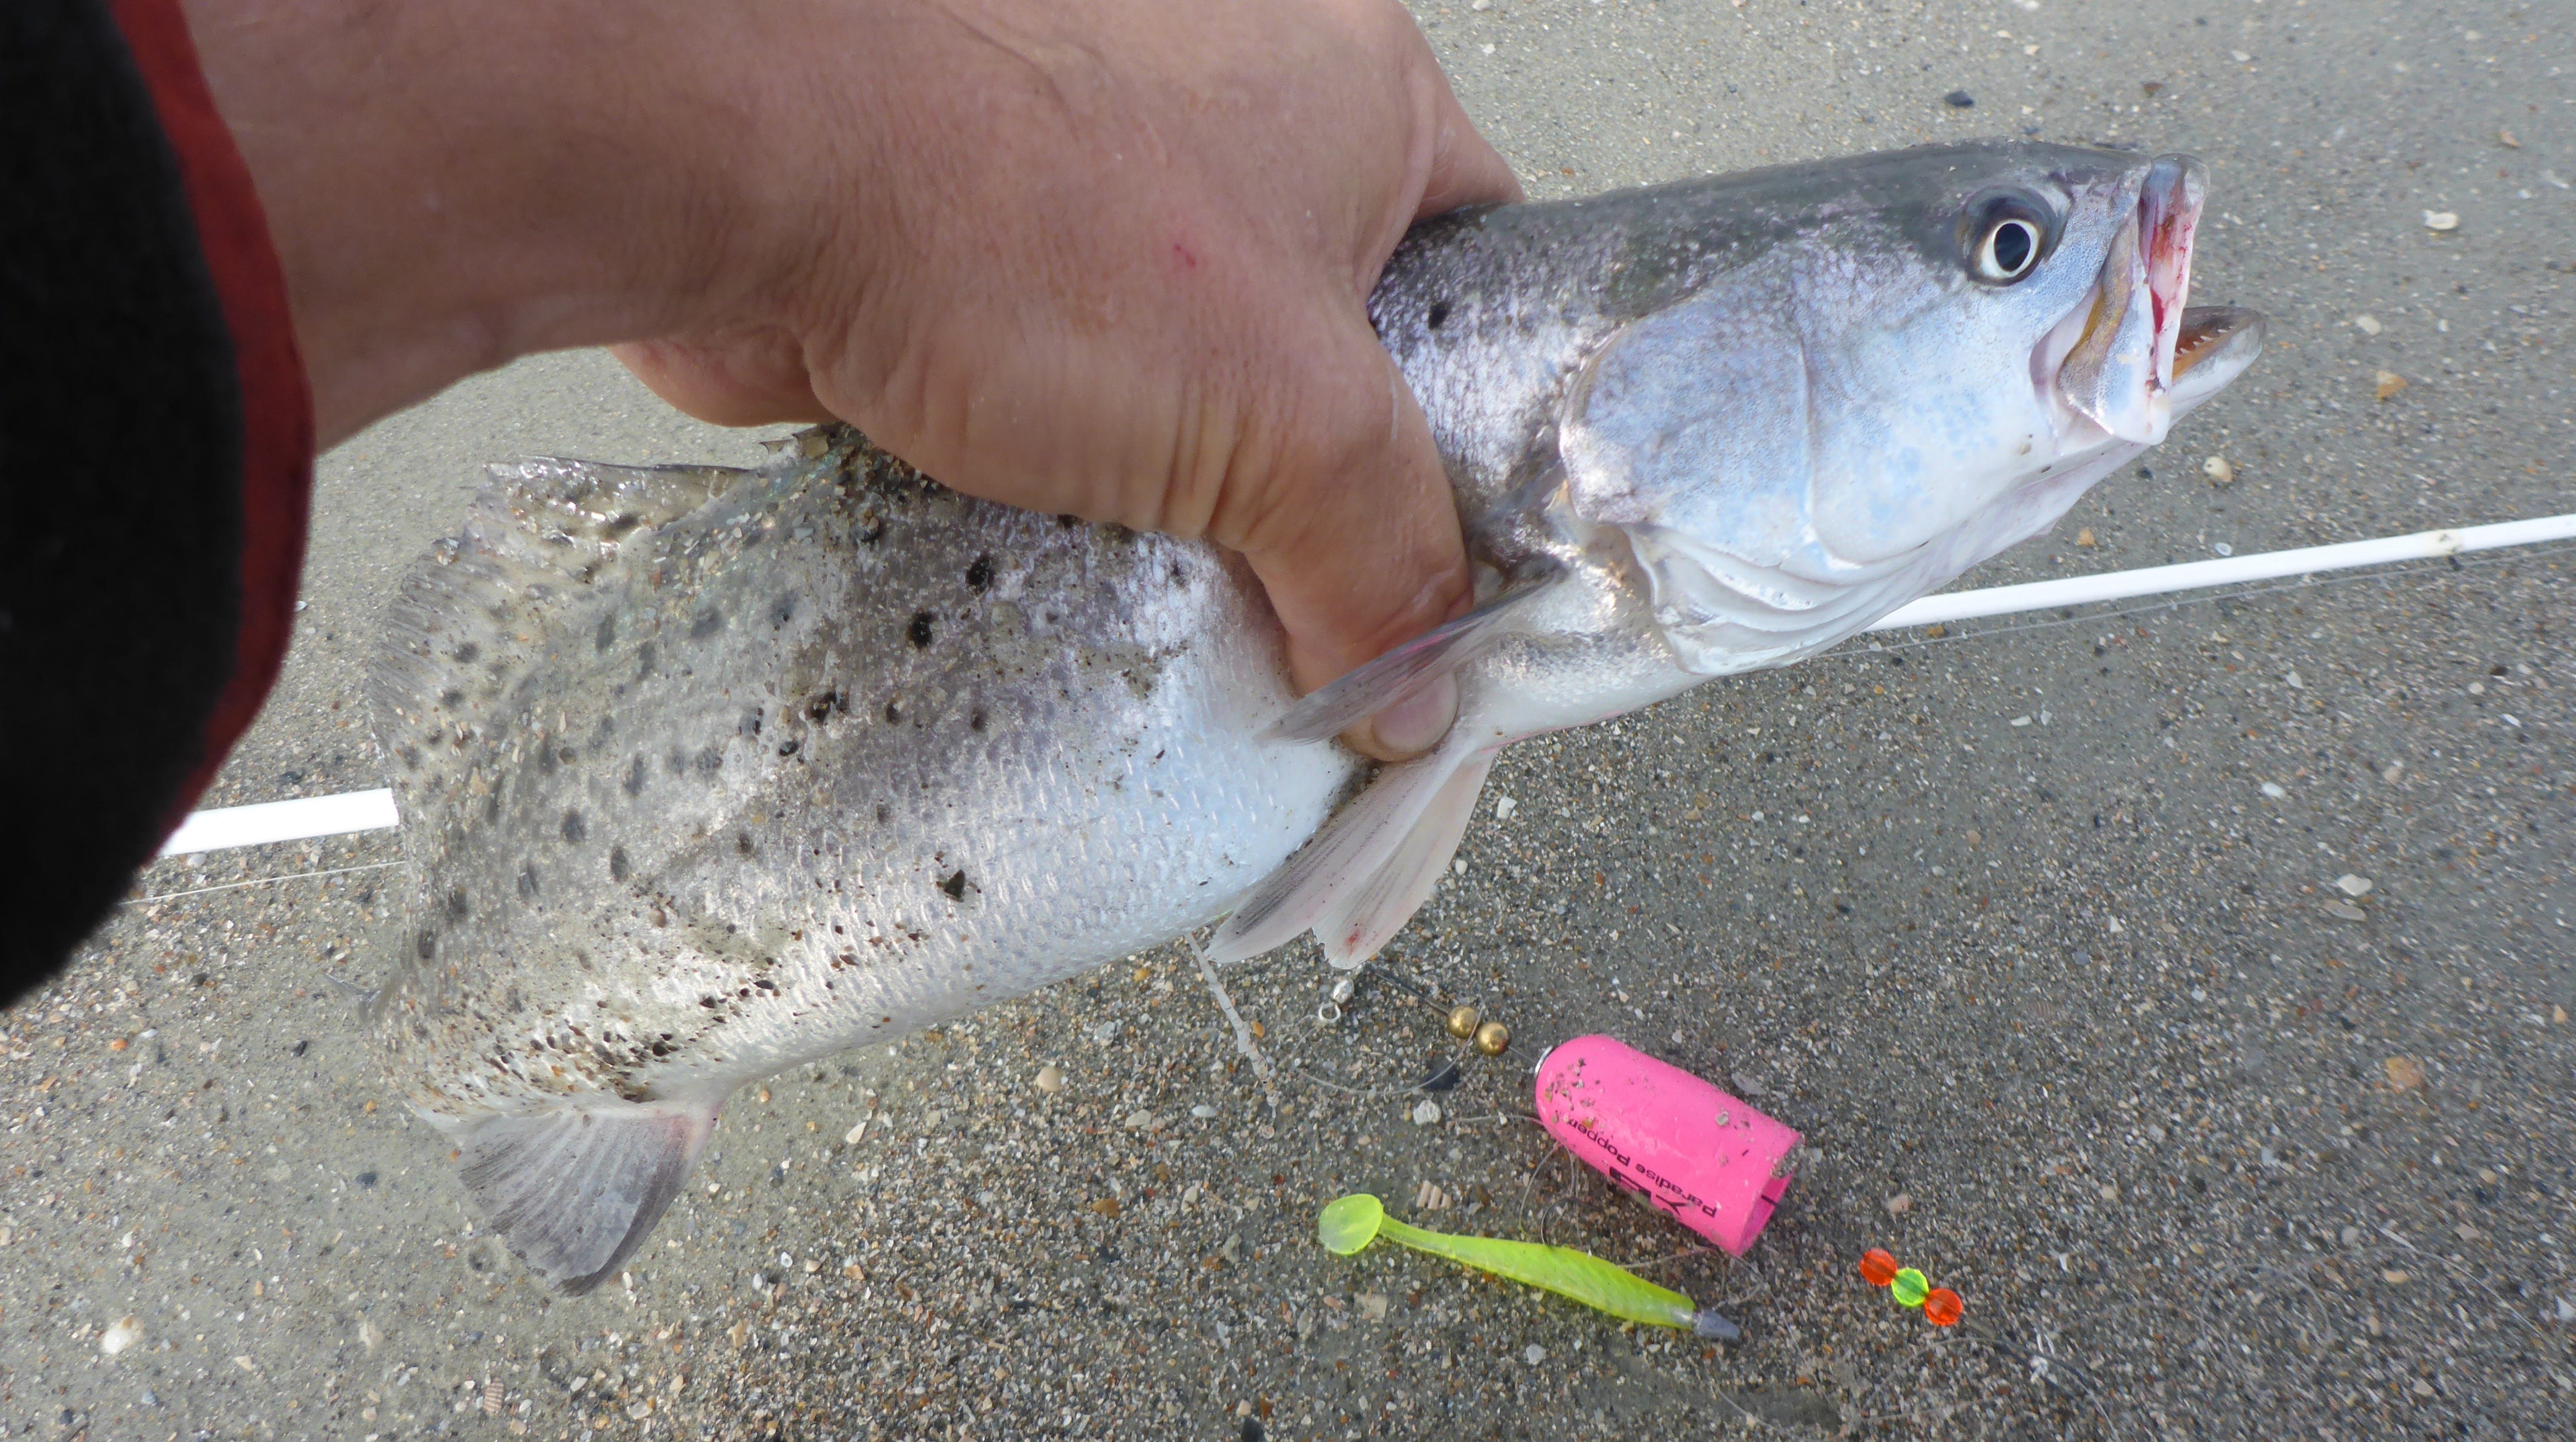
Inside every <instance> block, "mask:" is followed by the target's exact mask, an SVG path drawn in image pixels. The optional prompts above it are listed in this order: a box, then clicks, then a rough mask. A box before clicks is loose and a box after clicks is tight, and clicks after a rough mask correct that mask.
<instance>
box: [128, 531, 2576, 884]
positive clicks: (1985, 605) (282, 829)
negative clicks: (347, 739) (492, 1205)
mask: <svg viewBox="0 0 2576 1442" xmlns="http://www.w3.org/2000/svg"><path fill="white" fill-rule="evenodd" d="M2551 541H2576V512H2571V513H2569V514H2565V515H2557V516H2540V517H2535V518H2533V519H2531V520H2525V521H2503V522H2498V523H2496V524H2494V525H2486V526H2466V527H2461V528H2458V529H2453V530H2439V531H2418V532H2414V533H2412V534H2409V535H2403V536H2385V537H2381V538H2378V539H2376V540H2368V541H2343V542H2337V543H2335V544H2332V545H2325V546H2307V547H2301V548H2298V549H2294V550H2287V551H2261V552H2257V553H2255V554H2253V555H2247V556H2229V557H2223V558H2221V559H2219V560H2215V561H2190V562H2185V563H2183V564H2180V565H2172V566H2150V567H2145V568H2143V569H2138V570H2129V571H2105V572H2102V573H2100V574H2097V575H2091V576H2070V577H2065V578H2062V579H2059V580H2054V581H2031V582H2026V583H2022V584H2018V585H2011V586H1988V587H1983V588H1980V589H1977V590H1971V591H1949V592H1943V593H1941V594H1938V595H1932V596H1926V597H1924V598H1922V599H1921V600H1918V601H1915V602H1912V603H1911V604H1909V605H1906V606H1904V607H1901V608H1899V609H1898V610H1896V611H1895V612H1893V613H1891V614H1890V615H1888V616H1887V617H1886V618H1885V619H1883V620H1881V621H1879V622H1878V623H1877V624H1876V625H1874V626H1872V627H1871V628H1870V630H1871V631H1899V630H1906V629H1909V628H1914V627H1921V626H1930V625H1939V624H1946V623H1948V622H1950V621H1957V620H1974V619H1980V618H1983V617H1987V616H2002V615H2012V614H2017V613H2022V612H2029V611H2049V610H2059V609H2062V608H2065V607H2068V606H2076V605H2092V604H2098V603H2101V602H2104V601H2121V600H2132V599H2135V598H2137V597H2140V596H2152V595H2166V594H2171V593H2174V592H2180V591H2200V590H2209V589H2213V588H2216V587H2221V586H2231V585H2242V584H2244V583H2246V582H2250V581H2264V580H2276V579H2281V578H2285V577H2298V578H2300V579H2297V580H2294V581H2290V582H2289V583H2288V584H2285V585H2280V586H2269V587H2263V588H2261V589H2255V590H2243V591H2231V592H2228V593H2227V594H2225V595H2212V596H2196V597H2192V598H2189V599H2175V600H2166V601H2157V602H2153V603H2151V604H2149V605H2145V606H2133V607H2129V608H2126V609H2123V610H2117V611H2102V612H2093V613H2090V614H2087V615H2083V616H2075V617H2061V618H2058V619H2054V620H2048V621H2030V622H2025V623H2022V624H2020V625H2016V626H1999V627H1996V628H1994V629H1991V630H1982V631H1975V632H1962V633H1961V634H1959V635H1957V636H1945V637H1931V636H1927V637H1920V638H1917V639H1914V640H1910V641H1900V642H1895V643H1892V644H1891V643H1888V642H1881V641H1873V642H1870V643H1869V644H1868V645H1867V646H1866V647H1865V648H1845V649H1836V650H1834V651H1830V652H1827V653H1826V654H1825V655H1824V656H1822V657H1819V658H1817V659H1820V660H1821V659H1835V658H1850V657H1857V656H1870V655H1877V654H1881V653H1884V652H1890V651H1902V650H1910V649H1915V648H1920V647H1925V646H1935V645H1946V644H1950V643H1952V642H1956V641H1967V640H1983V639H1988V638H1992V637H1997V636H2009V635H2012V634H2014V633H2016V632H2022V631H2045V630H2053V629H2057V628H2061V627H2066V626H2073V625H2080V624H2085V623H2089V622H2098V621H2106V620H2113V619H2117V618H2119V617H2123V616H2136V615H2144V614H2147V613H2150V612H2154V611H2172V610H2179V609H2180V608H2182V607H2183V606H2186V605H2196V604H2200V603H2203V602H2206V601H2214V600H2215V601H2225V600H2238V599H2245V598H2250V597H2255V596H2268V595H2277V594H2280V593H2282V592H2285V591H2297V590H2308V589H2313V588H2315V587H2319V586H2329V585H2340V584H2345V583H2347V582H2351V581H2365V580H2373V579H2387V578H2388V577H2390V576H2407V575H2417V574H2421V573H2423V572H2424V571H2426V570H2428V569H2430V568H2429V567H2424V566H2415V567H2409V568H2406V569H2404V570H2399V571H2395V572H2388V571H2377V572H2371V573H2369V574H2359V575H2351V576H2337V577H2334V578H2333V579H2331V580H2320V579H2318V573H2320V572H2325V571H2346V570H2355V569H2357V568H2361V567H2373V566H2386V565H2390V564H2392V563H2396V562H2402V561H2420V560H2443V561H2446V562H2447V564H2448V565H2449V566H2450V567H2451V568H2452V569H2455V570H2465V569H2467V568H2468V566H2469V565H2471V564H2480V563H2473V562H2466V561H2463V560H2462V559H2461V557H2462V556H2464V555H2469V554H2474V553H2477V552H2482V551H2502V550H2507V549H2518V548H2522V547H2528V546H2545V545H2546V543H2548V542H2551ZM2571 550H2576V546H2549V547H2547V548H2546V549H2542V550H2539V551H2536V552H2534V553H2533V554H2535V555H2541V556H2554V555H2561V554H2565V553H2567V552H2568V551H2571ZM401 824H402V818H401V816H400V815H399V814H397V812H396V810H395V807H394V800H393V792H392V791H391V790H389V789H386V788H381V787H380V788H378V789H376V790H373V791H350V792H343V793H341V794H339V795H335V796H312V797H303V798H299V799H297V800H293V801H270V802H262V803H260V804H258V805H253V806H228V807H218V808H213V809H210V810H205V811H198V812H193V813H191V814H190V815H189V817H188V819H187V820H186V822H184V823H183V824H182V825H181V826H180V828H179V830H178V831H177V832H176V833H174V834H173V835H172V836H171V838H170V840H169V842H168V844H167V845H165V846H164V847H163V848H162V851H161V854H162V855H164V856H177V855H182V854H188V853H194V852H201V851H221V850H227V849H230V848H232V847H237V846H259V845H264V844H267V843H270V842H276V841H304V840H310V839H312V838H315V837H322V836H343V835H348V834H351V833H355V832H361V831H380V830H386V829H390V828H393V827H396V826H399V825H401ZM271 879H274V880H281V881H284V880H293V879H294V878H292V877H276V878H271ZM238 884H248V883H238ZM206 889H208V890H214V889H218V888H206ZM173 894H174V895H189V894H193V893H173Z"/></svg>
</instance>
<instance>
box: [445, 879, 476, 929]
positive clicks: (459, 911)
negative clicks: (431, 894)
mask: <svg viewBox="0 0 2576 1442" xmlns="http://www.w3.org/2000/svg"><path fill="white" fill-rule="evenodd" d="M473 913H474V904H473V903H472V902H471V901H468V900H467V899H466V896H465V888H464V887H462V886H460V887H457V888H456V889H455V890H453V891H450V892H449V893H447V914H448V915H449V916H452V917H454V918H456V919H457V920H458V921H463V920H464V919H465V918H466V917H468V916H471V915H472V914H473Z"/></svg>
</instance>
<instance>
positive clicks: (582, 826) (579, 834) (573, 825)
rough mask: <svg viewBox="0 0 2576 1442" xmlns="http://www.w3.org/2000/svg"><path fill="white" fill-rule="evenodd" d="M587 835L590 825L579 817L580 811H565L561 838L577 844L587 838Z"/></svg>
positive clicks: (588, 835) (588, 834)
mask: <svg viewBox="0 0 2576 1442" xmlns="http://www.w3.org/2000/svg"><path fill="white" fill-rule="evenodd" d="M589 837H590V827H589V825H588V824H587V823H585V822H584V821H583V820H582V819H581V813H580V812H578V811H567V812H565V813H564V819H563V839H564V840H566V841H570V842H573V843H575V844H576V845H578V844H579V843H581V842H583V841H585V840H588V839H589Z"/></svg>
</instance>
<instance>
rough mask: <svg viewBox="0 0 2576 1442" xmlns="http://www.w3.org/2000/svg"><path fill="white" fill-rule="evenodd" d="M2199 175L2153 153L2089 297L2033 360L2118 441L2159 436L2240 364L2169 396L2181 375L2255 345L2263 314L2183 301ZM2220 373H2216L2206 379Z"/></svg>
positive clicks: (2075, 407) (2196, 168)
mask: <svg viewBox="0 0 2576 1442" xmlns="http://www.w3.org/2000/svg"><path fill="white" fill-rule="evenodd" d="M2207 177H2208V169H2207V167H2205V166H2203V165H2202V164H2201V163H2200V161H2199V160H2197V159H2196V158H2194V157H2192V156H2188V155H2164V156H2158V157H2157V158H2156V159H2155V161H2154V162H2152V163H2151V164H2149V165H2148V166H2147V168H2146V172H2145V174H2144V175H2143V176H2142V177H2141V178H2140V180H2139V184H2138V193H2137V200H2136V202H2135V204H2134V205H2133V206H2132V207H2131V209H2130V212H2129V214H2128V215H2127V216H2126V217H2124V218H2123V220H2122V221H2121V225H2120V229H2119V231H2118V232H2117V233H2116V234H2114V235H2113V236H2112V239H2111V246H2110V249H2109V251H2108V253H2106V254H2105V255H2104V257H2103V261H2102V270H2101V273H2100V275H2099V276H2098V277H2096V279H2095V281H2094V284H2093V289H2092V291H2091V293H2090V294H2088V295H2087V296H2086V297H2085V299H2084V301H2083V302H2082V303H2081V304H2079V305H2078V306H2076V307H2075V309H2074V310H2073V311H2071V312H2069V313H2068V315H2067V317H2066V318H2065V319H2064V320H2062V321H2060V322H2059V323H2058V324H2057V326H2056V328H2055V329H2054V330H2052V331H2051V332H2050V333H2049V336H2048V338H2047V340H2046V341H2044V342H2043V343H2042V346H2041V354H2040V356H2039V357H2037V359H2038V360H2039V362H2040V364H2039V365H2038V367H2037V369H2038V371H2039V374H2040V375H2041V376H2043V377H2045V378H2046V379H2047V380H2048V381H2049V389H2050V390H2051V391H2052V392H2053V393H2054V395H2055V396H2056V398H2057V400H2058V401H2059V403H2060V404H2062V405H2063V406H2064V407H2065V409H2066V410H2067V411H2069V412H2071V413H2072V415H2073V416H2080V417H2082V418H2083V419H2084V420H2085V421H2088V422H2090V423H2091V424H2092V425H2093V426H2094V427H2097V428H2099V429H2100V430H2101V431H2102V432H2104V433H2105V434H2107V435H2109V436H2111V437H2112V438H2114V439H2116V440H2122V441H2128V442H2131V443H2133V444H2137V445H2155V444H2157V443H2158V442H2161V441H2162V440H2163V439H2164V438H2165V433H2166V431H2167V430H2169V429H2170V428H2171V427H2172V425H2173V418H2174V416H2175V415H2176V414H2177V413H2178V410H2187V409H2189V408H2190V406H2192V405H2195V404H2197V403H2199V402H2200V401H2201V400H2205V399H2207V398H2208V396H2210V395H2214V394H2216V393H2217V390H2218V388H2219V387H2220V386H2224V385H2225V384H2226V382H2227V381H2228V380H2232V379H2234V378H2235V376H2236V374H2237V373H2238V372H2241V371H2242V370H2243V369H2244V365H2243V364H2242V363H2239V364H2233V365H2230V366H2221V367H2219V368H2218V369H2217V370H2210V371H2206V372H2205V373H2203V374H2202V375H2201V377H2200V381H2199V383H2197V384H2194V385H2192V386H2191V387H2189V391H2190V394H2189V395H2188V396H2184V395H2181V394H2178V393H2177V390H2176V387H2177V386H2178V385H2179V384H2180V383H2181V380H2180V378H2181V377H2183V376H2186V375H2190V374H2192V373H2193V372H2195V371H2196V370H2200V369H2201V368H2202V367H2204V366H2206V365H2207V363H2208V362H2209V361H2210V360H2211V359H2213V358H2217V357H2227V358H2241V360H2242V361H2244V362H2250V361H2251V359H2252V351H2253V350H2254V349H2259V348H2260V344H2261V339H2262V329H2263V318H2262V317H2261V316H2259V315H2257V314H2255V313H2254V312H2252V311H2248V310H2239V309H2236V308H2233V307H2223V306H2213V307H2204V308H2202V309H2199V310H2193V309H2191V308H2190V306H2189V301H2190V297H2191V254H2192V240H2193V237H2194V235H2195V233H2196V232H2197V231H2198V230H2199V228H2200V211H2201V199H2202V196H2203V194H2204V193H2205V191H2206V188H2207ZM2186 340H2188V342H2189V343H2188V344H2186ZM2219 370H2223V371H2225V375H2224V377H2223V378H2220V379H2218V380H2217V384H2215V385H2211V384H2209V382H2210V380H2211V379H2212V378H2213V377H2217V376H2218V371H2219ZM2178 400H2179V401H2181V402H2182V404H2181V405H2180V406H2179V407H2177V405H2176V402H2177V401H2178ZM2071 418H2072V417H2070V419H2071Z"/></svg>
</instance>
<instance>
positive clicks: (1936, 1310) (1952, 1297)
mask: <svg viewBox="0 0 2576 1442" xmlns="http://www.w3.org/2000/svg"><path fill="white" fill-rule="evenodd" d="M1966 1310H1967V1307H1966V1305H1965V1304H1964V1303H1962V1302H1961V1301H1960V1300H1959V1294H1958V1293H1956V1292H1953V1291H1951V1290H1950V1289H1949V1288H1947V1287H1934V1288H1933V1289H1932V1290H1931V1291H1930V1292H1929V1293H1927V1294H1925V1296H1924V1298H1923V1320H1924V1321H1926V1322H1929V1323H1931V1324H1932V1325H1933V1326H1935V1327H1955V1326H1957V1325H1959V1314H1960V1313H1962V1312H1965V1311H1966Z"/></svg>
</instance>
